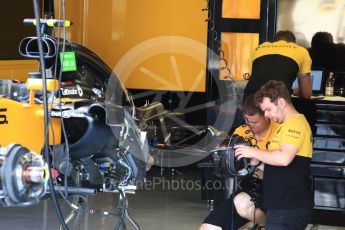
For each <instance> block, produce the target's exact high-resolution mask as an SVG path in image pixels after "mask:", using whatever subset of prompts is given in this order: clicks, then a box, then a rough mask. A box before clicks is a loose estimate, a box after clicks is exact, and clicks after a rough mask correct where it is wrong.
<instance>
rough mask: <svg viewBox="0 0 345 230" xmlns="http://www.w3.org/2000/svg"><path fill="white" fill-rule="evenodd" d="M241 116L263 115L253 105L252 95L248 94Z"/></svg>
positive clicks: (258, 108)
mask: <svg viewBox="0 0 345 230" xmlns="http://www.w3.org/2000/svg"><path fill="white" fill-rule="evenodd" d="M242 110H243V115H248V116H254V115H256V114H259V115H262V116H263V115H264V112H263V111H262V110H261V109H260V107H258V106H257V105H256V104H255V98H254V94H250V95H249V96H248V97H247V98H246V99H245V100H244V103H243V108H242Z"/></svg>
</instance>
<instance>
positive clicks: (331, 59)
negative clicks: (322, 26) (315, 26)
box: [308, 31, 336, 76]
mask: <svg viewBox="0 0 345 230" xmlns="http://www.w3.org/2000/svg"><path fill="white" fill-rule="evenodd" d="M308 51H309V54H310V57H311V60H312V67H316V68H324V69H326V76H328V73H329V72H330V71H331V72H332V71H335V70H336V45H335V44H334V43H333V36H332V34H330V33H328V32H321V31H320V32H317V33H315V34H314V35H313V37H312V39H311V47H310V48H309V49H308Z"/></svg>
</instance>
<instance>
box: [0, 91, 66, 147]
mask: <svg viewBox="0 0 345 230" xmlns="http://www.w3.org/2000/svg"><path fill="white" fill-rule="evenodd" d="M0 133H1V135H0V145H1V146H7V145H9V144H11V143H16V144H21V145H23V146H25V147H26V148H28V149H29V150H31V151H34V152H36V153H40V152H41V150H42V147H43V144H44V112H43V105H42V104H26V103H21V102H17V101H14V100H10V99H7V98H0ZM53 138H54V141H53ZM60 142H61V123H60V119H59V118H53V119H51V120H50V126H49V144H60Z"/></svg>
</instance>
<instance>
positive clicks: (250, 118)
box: [199, 95, 278, 230]
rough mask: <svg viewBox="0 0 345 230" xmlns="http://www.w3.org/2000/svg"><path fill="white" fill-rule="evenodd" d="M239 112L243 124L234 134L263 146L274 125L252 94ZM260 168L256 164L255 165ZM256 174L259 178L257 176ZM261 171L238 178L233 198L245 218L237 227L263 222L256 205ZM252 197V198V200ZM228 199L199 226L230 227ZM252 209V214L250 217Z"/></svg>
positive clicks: (215, 229) (259, 200) (212, 229)
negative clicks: (240, 179)
mask: <svg viewBox="0 0 345 230" xmlns="http://www.w3.org/2000/svg"><path fill="white" fill-rule="evenodd" d="M243 115H244V118H245V121H246V124H244V125H241V126H240V127H238V128H237V129H236V130H235V131H234V134H237V135H240V136H242V137H244V138H245V140H246V141H249V142H251V144H252V146H255V147H257V148H260V149H266V146H267V145H268V142H269V140H270V138H271V137H272V135H273V134H274V133H275V130H276V128H277V126H278V124H277V123H275V122H271V121H270V120H269V119H267V118H265V117H264V114H263V112H262V110H261V109H260V108H259V107H257V106H256V105H255V103H254V96H253V95H251V96H248V97H247V98H246V100H245V101H244V104H243ZM259 168H261V167H260V166H259V167H258V169H259ZM259 178H260V179H259ZM261 179H262V171H261V170H257V171H256V172H255V174H254V176H253V177H248V178H245V179H243V180H242V181H241V182H240V186H239V187H240V188H239V190H240V192H239V193H238V194H237V195H236V196H235V198H234V204H235V208H236V211H237V213H238V214H239V215H240V216H241V217H243V218H245V219H247V220H249V221H250V222H248V223H247V224H246V225H245V226H243V227H241V229H243V228H244V229H246V228H247V227H248V228H250V227H252V226H253V222H254V218H255V222H256V223H257V224H258V225H260V226H263V225H265V213H264V212H263V211H262V209H261V208H260V207H261V206H262V205H261V204H262V181H261ZM253 201H254V202H253ZM232 203H233V201H232V199H228V200H225V201H224V202H223V203H221V204H220V205H218V206H216V208H215V209H214V210H213V211H212V212H211V213H210V214H209V215H208V216H207V217H206V219H205V220H204V223H203V224H202V225H201V227H200V229H199V230H221V229H223V230H228V229H231V226H232V225H231V224H232V223H231V217H232V205H233V204H232ZM254 210H255V217H254Z"/></svg>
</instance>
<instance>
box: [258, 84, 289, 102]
mask: <svg viewBox="0 0 345 230" xmlns="http://www.w3.org/2000/svg"><path fill="white" fill-rule="evenodd" d="M264 97H268V98H269V99H270V101H271V102H273V103H275V104H276V103H277V100H278V98H283V99H284V100H285V101H286V102H287V103H289V104H291V103H292V102H291V97H290V92H289V90H288V89H287V88H286V85H285V84H284V83H283V82H282V81H274V80H270V81H268V82H267V83H266V84H265V85H263V86H262V87H261V88H260V89H259V91H257V92H256V93H255V104H257V105H259V104H260V103H262V101H263V99H264Z"/></svg>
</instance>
